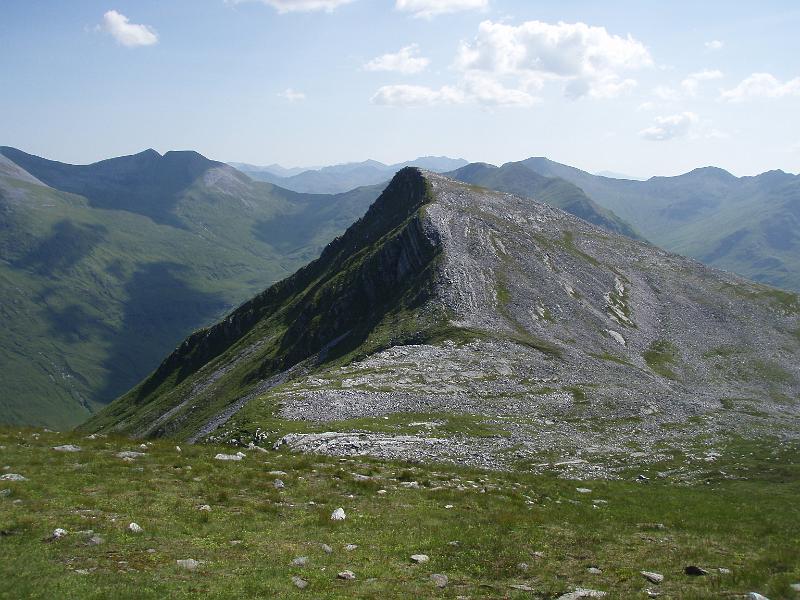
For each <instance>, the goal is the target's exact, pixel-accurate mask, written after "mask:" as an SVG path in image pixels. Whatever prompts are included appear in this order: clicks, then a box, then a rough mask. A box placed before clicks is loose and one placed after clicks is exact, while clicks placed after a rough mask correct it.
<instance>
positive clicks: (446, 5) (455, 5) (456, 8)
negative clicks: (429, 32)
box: [395, 0, 489, 19]
mask: <svg viewBox="0 0 800 600" xmlns="http://www.w3.org/2000/svg"><path fill="white" fill-rule="evenodd" d="M395 8H396V9H397V10H402V11H404V12H410V13H411V14H412V15H413V16H415V17H418V18H423V19H432V18H433V17H437V16H439V15H444V14H447V13H454V12H460V11H464V10H486V9H487V8H489V0H397V2H396V3H395Z"/></svg>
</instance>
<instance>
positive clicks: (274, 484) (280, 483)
mask: <svg viewBox="0 0 800 600" xmlns="http://www.w3.org/2000/svg"><path fill="white" fill-rule="evenodd" d="M272 487H274V488H275V489H276V490H282V489H283V488H285V487H286V484H285V483H283V481H282V480H280V479H276V480H275V481H273V482H272Z"/></svg>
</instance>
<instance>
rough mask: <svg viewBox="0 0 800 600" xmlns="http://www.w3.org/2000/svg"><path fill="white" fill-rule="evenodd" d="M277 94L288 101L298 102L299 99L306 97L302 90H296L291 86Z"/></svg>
mask: <svg viewBox="0 0 800 600" xmlns="http://www.w3.org/2000/svg"><path fill="white" fill-rule="evenodd" d="M278 96H280V97H281V98H284V99H286V100H288V101H289V102H300V101H301V100H305V99H306V95H305V94H304V93H303V92H298V91H297V90H293V89H292V88H286V89H285V90H283V91H282V92H281V93H280V94H278Z"/></svg>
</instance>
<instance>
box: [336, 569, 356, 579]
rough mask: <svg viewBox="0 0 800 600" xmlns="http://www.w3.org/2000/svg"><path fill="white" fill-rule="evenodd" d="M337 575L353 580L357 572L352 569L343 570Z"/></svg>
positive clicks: (339, 577) (340, 577)
mask: <svg viewBox="0 0 800 600" xmlns="http://www.w3.org/2000/svg"><path fill="white" fill-rule="evenodd" d="M336 577H337V578H338V579H344V580H346V581H352V580H353V579H355V578H356V574H355V573H353V572H352V571H341V572H340V573H338V574H337V575H336Z"/></svg>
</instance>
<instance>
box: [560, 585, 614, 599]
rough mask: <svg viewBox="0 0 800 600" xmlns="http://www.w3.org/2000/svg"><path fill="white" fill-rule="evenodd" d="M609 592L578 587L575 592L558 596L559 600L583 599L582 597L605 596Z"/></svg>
mask: <svg viewBox="0 0 800 600" xmlns="http://www.w3.org/2000/svg"><path fill="white" fill-rule="evenodd" d="M607 595H608V594H607V593H606V592H601V591H598V590H589V589H583V588H578V589H577V590H575V591H574V592H569V593H568V594H563V595H561V596H559V597H558V600H581V598H605V597H606V596H607Z"/></svg>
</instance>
